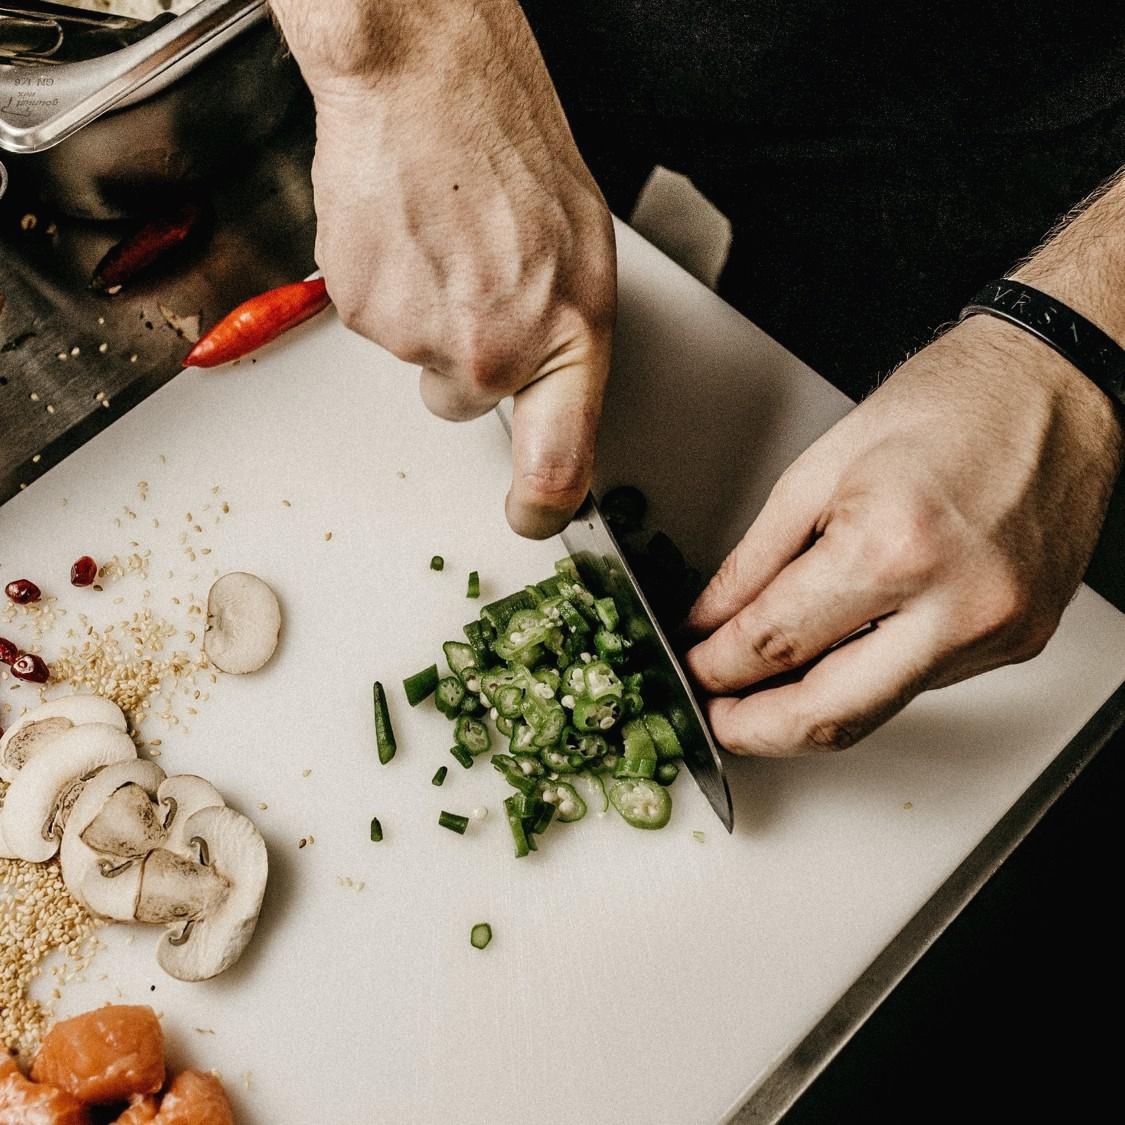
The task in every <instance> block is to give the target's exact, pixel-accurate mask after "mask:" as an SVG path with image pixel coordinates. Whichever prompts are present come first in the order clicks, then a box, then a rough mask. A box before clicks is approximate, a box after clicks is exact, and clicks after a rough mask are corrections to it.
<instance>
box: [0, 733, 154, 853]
mask: <svg viewBox="0 0 1125 1125" xmlns="http://www.w3.org/2000/svg"><path fill="white" fill-rule="evenodd" d="M136 756H137V748H136V747H135V746H134V745H133V740H132V739H131V738H130V737H129V736H128V735H127V734H126V733H125V732H124V731H122V730H119V729H118V728H116V727H113V726H110V725H109V724H108V723H84V724H83V725H82V726H77V727H71V728H70V730H64V731H61V732H60V733H58V734H56V735H54V736H53V737H52V738H51V741H50V742H49V743H48V744H47V745H46V746H44V747H43V748H42V749H41V750H40V751H38V752H37V753H36V754H35V756H34V757H33V758H30V759H29V760H28V761H27V762H26V763H25V765H24V767H23V768H22V769H21V770H20V771H19V773H17V774H16V776H15V777H14V778H13V779H12V782H11V784H10V785H9V786H8V791H7V793H6V794H5V795H4V805H3V807H2V808H0V825H2V829H0V831H2V832H3V837H4V840H5V842H6V844H7V850H8V851H9V852H11V853H12V854H13V855H14V856H16V857H18V858H19V859H25V860H27V861H28V862H30V863H43V862H45V861H46V860H48V859H50V858H51V856H53V855H54V854H55V852H56V851H57V850H58V846H59V838H58V835H51V836H44V835H43V829H44V827H45V826H46V824H47V822H48V820H49V819H50V818H51V817H52V816H53V814H54V812H55V810H56V808H57V807H58V805H59V803H60V801H62V800H63V799H64V798H66V797H68V790H72V789H73V787H74V786H75V783H78V784H81V783H82V779H83V778H87V777H89V776H90V775H91V774H93V773H95V772H96V771H97V770H99V769H101V768H102V766H108V765H110V764H112V763H113V762H122V761H128V760H129V759H132V758H136Z"/></svg>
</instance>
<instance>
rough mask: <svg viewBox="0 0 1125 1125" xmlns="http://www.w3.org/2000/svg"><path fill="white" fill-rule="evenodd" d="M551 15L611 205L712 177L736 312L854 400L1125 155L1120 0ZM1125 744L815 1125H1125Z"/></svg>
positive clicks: (1103, 584)
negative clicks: (1122, 933) (978, 1122)
mask: <svg viewBox="0 0 1125 1125" xmlns="http://www.w3.org/2000/svg"><path fill="white" fill-rule="evenodd" d="M524 7H525V10H526V11H527V13H528V16H529V19H530V20H531V23H532V26H533V28H534V29H535V31H536V33H537V35H538V37H539V40H540V45H541V47H542V49H543V52H544V56H545V58H546V59H547V63H548V67H549V68H550V70H551V72H552V76H553V77H554V79H555V81H556V85H557V87H558V89H559V93H560V97H561V98H562V100H563V104H564V106H565V108H566V109H567V113H568V116H569V118H570V120H571V124H572V127H573V128H574V131H575V135H576V138H577V140H578V142H579V147H580V149H581V150H582V152H583V155H584V156H585V157H586V159H587V162H588V163H589V165H590V167H591V169H592V170H593V172H594V174H595V176H596V177H597V179H598V181H599V183H600V184H601V186H602V190H603V191H604V192H605V194H606V197H607V199H608V201H609V203H610V207H611V209H612V210H613V211H614V212H615V213H617V214H619V215H623V216H628V215H629V213H630V211H631V209H632V204H633V201H634V199H635V198H636V194H637V192H638V190H639V188H640V187H641V185H642V184H643V182H644V180H645V178H646V177H647V175H648V173H649V171H650V169H651V168H652V166H653V164H654V163H661V164H664V165H665V166H666V167H669V168H671V169H673V170H675V171H679V172H683V173H685V174H687V175H689V176H690V177H691V178H692V179H693V181H694V182H695V183H696V185H697V186H698V187H699V188H700V189H701V190H702V191H703V192H704V193H705V194H706V195H707V196H708V197H709V198H710V199H712V200H713V201H714V202H715V203H716V205H718V206H719V208H720V209H721V210H723V211H724V212H725V213H726V214H727V215H728V216H729V217H730V219H731V220H732V223H733V225H734V230H735V240H734V246H733V250H732V254H731V258H730V261H729V263H728V265H727V268H726V270H725V272H724V274H723V277H722V279H721V283H720V292H721V294H722V295H723V296H724V297H725V298H726V299H727V300H729V301H730V302H731V303H732V304H734V305H735V306H737V307H738V308H740V309H741V310H742V311H743V312H744V313H745V314H746V315H747V316H748V317H750V319H751V320H753V321H754V322H755V323H756V324H758V325H759V326H760V327H762V328H763V329H764V330H765V331H767V332H768V333H769V334H770V335H772V336H773V337H774V338H775V339H777V340H778V341H779V342H780V343H782V344H784V345H785V346H786V347H787V348H789V349H790V350H791V351H793V352H795V353H796V354H797V355H798V356H800V357H801V358H802V359H803V360H805V361H806V362H807V363H809V364H810V365H811V366H812V367H813V368H815V369H816V370H817V371H819V372H820V373H821V374H822V375H824V376H825V377H827V378H828V379H830V380H832V381H833V382H834V383H836V385H837V386H839V387H841V389H843V390H845V391H846V392H847V393H848V394H850V395H851V396H852V397H853V398H858V397H862V396H863V395H864V394H866V393H868V392H869V391H870V390H871V389H872V388H873V387H874V386H875V385H876V383H877V381H878V379H879V378H880V377H881V376H883V375H885V374H886V373H888V372H889V371H890V370H892V369H893V368H894V367H895V366H896V365H897V364H898V363H899V362H901V360H902V359H903V358H905V357H906V356H907V355H908V354H910V352H912V351H913V350H915V349H917V348H918V347H921V346H924V344H925V343H926V342H927V341H928V340H929V339H930V338H931V337H932V335H933V333H934V332H935V331H936V330H937V329H938V328H939V326H941V325H942V324H943V323H945V322H948V321H949V320H952V319H954V318H955V317H956V315H957V312H958V310H959V309H960V308H961V306H962V305H963V304H964V303H965V300H966V298H967V297H969V296H970V295H971V294H973V293H974V292H975V291H976V290H977V288H978V287H979V286H980V284H981V283H982V282H984V281H986V280H988V279H990V278H993V277H999V276H1003V274H1004V273H1005V272H1006V271H1007V270H1009V269H1010V268H1011V267H1012V265H1013V264H1014V263H1015V262H1016V261H1017V260H1018V259H1019V258H1020V257H1022V256H1023V255H1025V254H1026V253H1028V252H1030V251H1031V250H1032V249H1034V247H1035V246H1036V245H1037V244H1038V243H1039V242H1040V241H1041V239H1042V238H1043V237H1044V235H1045V234H1046V233H1047V232H1048V231H1049V230H1050V229H1051V228H1052V226H1053V225H1054V224H1055V223H1056V222H1057V221H1058V220H1059V218H1060V217H1061V216H1062V215H1063V214H1065V212H1066V211H1067V210H1068V209H1070V208H1072V207H1073V206H1074V205H1075V204H1077V203H1078V202H1079V201H1081V200H1082V199H1083V198H1084V197H1085V196H1086V195H1087V194H1088V193H1090V192H1091V191H1093V190H1094V189H1095V188H1097V187H1098V186H1099V185H1100V184H1102V183H1103V182H1104V181H1105V180H1106V179H1107V178H1108V177H1110V176H1112V175H1113V174H1114V173H1115V172H1117V171H1118V170H1119V169H1120V168H1121V167H1122V166H1123V165H1125V8H1122V6H1119V5H1105V4H1094V3H1090V2H1088V0H1078V2H1076V3H1070V4H1067V5H1065V6H1059V5H1054V6H1048V5H1047V4H1044V3H1040V2H1039V0H1027V2H1026V3H1024V4H1021V5H1020V6H1019V7H1018V9H1016V8H1012V7H1011V6H1010V5H1003V6H1002V5H988V4H976V5H972V6H971V11H969V9H968V6H963V5H940V6H939V5H927V4H922V3H915V2H914V0H902V2H900V3H896V4H894V5H886V4H876V3H871V2H867V0H860V2H858V3H851V4H846V5H845V4H842V3H834V2H831V0H806V2H798V0H791V2H788V3H785V2H781V0H759V2H756V3H740V4H736V3H722V2H719V3H705V2H699V0H647V2H644V3H640V2H637V3H634V2H630V0H616V2H611V0H598V2H594V0H576V2H575V3H572V4H569V5H565V6H558V5H555V4H552V3H547V2H546V0H525V3H524ZM560 8H564V9H565V18H564V16H562V15H560V14H559V13H560ZM934 9H940V10H934ZM962 11H964V12H965V13H966V14H965V15H963V16H960V15H958V13H960V12H962ZM1013 409H1018V404H1016V403H1013ZM1123 527H1125V489H1123V488H1122V487H1121V486H1120V485H1119V487H1118V490H1117V495H1116V496H1115V498H1114V504H1113V510H1112V512H1111V517H1110V521H1109V524H1108V526H1107V533H1106V534H1105V536H1104V537H1103V543H1102V544H1101V547H1100V549H1099V553H1098V555H1097V556H1096V557H1095V561H1094V563H1093V564H1092V566H1091V571H1090V574H1089V575H1088V580H1089V581H1090V582H1091V584H1092V585H1094V587H1095V588H1096V589H1098V590H1100V591H1101V592H1102V593H1103V594H1105V595H1106V596H1108V597H1110V599H1111V600H1112V601H1114V602H1115V604H1116V605H1117V606H1118V607H1119V608H1123V609H1125V566H1123V565H1122V559H1123V557H1125V533H1123V531H1122V528H1123ZM1122 672H1123V677H1125V654H1122ZM1123 752H1125V735H1121V734H1119V735H1118V736H1117V738H1116V739H1115V740H1114V741H1113V742H1111V744H1110V745H1108V746H1107V747H1105V748H1104V749H1103V750H1102V752H1101V753H1100V754H1099V755H1098V757H1097V758H1096V759H1095V761H1094V762H1093V764H1092V765H1091V766H1089V767H1088V768H1087V769H1086V770H1085V771H1084V772H1083V774H1082V775H1081V776H1080V777H1079V778H1078V780H1077V781H1076V782H1075V783H1074V785H1073V786H1072V787H1071V789H1070V790H1069V791H1068V792H1067V793H1066V794H1065V795H1064V796H1063V797H1062V798H1061V799H1060V800H1059V801H1058V802H1057V803H1056V805H1055V806H1054V807H1053V808H1052V809H1051V810H1050V811H1049V812H1048V814H1047V815H1046V817H1045V818H1044V820H1043V821H1042V822H1041V823H1040V825H1039V826H1038V827H1037V828H1036V829H1035V830H1034V831H1033V832H1032V833H1031V835H1030V836H1029V838H1028V839H1027V840H1026V841H1025V842H1024V843H1023V844H1022V845H1021V846H1020V847H1019V849H1018V850H1017V852H1016V854H1015V855H1014V857H1013V858H1011V859H1010V860H1009V861H1008V862H1007V863H1006V864H1005V865H1004V866H1003V867H1002V868H1001V870H1000V871H999V873H998V874H997V875H996V876H995V877H994V878H993V879H992V880H991V881H990V883H989V884H988V885H987V886H986V887H985V889H984V890H983V891H982V892H981V893H980V894H979V895H978V896H977V897H976V898H975V899H974V901H973V902H972V903H971V904H970V905H969V907H968V908H967V909H966V910H965V911H964V912H963V913H962V915H961V916H960V917H959V918H958V919H957V920H956V922H954V924H953V925H952V926H951V927H950V928H949V930H948V931H947V932H946V933H945V934H944V935H943V936H942V937H941V938H940V939H939V940H938V942H937V943H936V945H935V946H934V947H933V948H932V949H931V950H930V951H929V952H928V953H927V954H926V955H925V957H924V958H923V960H922V961H921V962H920V964H919V965H918V966H917V967H916V968H915V969H914V970H913V971H912V972H911V973H910V974H909V976H908V977H907V978H906V980H905V981H904V982H903V983H902V985H900V986H899V987H898V988H896V989H895V991H894V993H893V994H892V995H891V997H890V998H889V999H888V1000H886V1001H885V1002H884V1003H883V1005H882V1006H881V1007H880V1008H879V1010H878V1011H877V1012H876V1013H875V1015H874V1016H873V1017H872V1018H871V1019H870V1020H869V1022H868V1023H867V1024H866V1025H865V1027H864V1028H863V1029H862V1030H861V1031H860V1032H859V1033H858V1034H857V1035H856V1036H855V1037H854V1039H853V1040H852V1041H851V1042H850V1043H849V1044H848V1046H847V1047H845V1049H844V1050H843V1052H842V1053H841V1054H840V1055H839V1056H838V1058H837V1059H836V1060H835V1061H834V1062H833V1063H832V1064H831V1065H830V1067H829V1068H828V1070H827V1071H826V1072H825V1073H824V1074H823V1075H822V1076H821V1077H820V1079H819V1080H818V1081H817V1082H816V1083H815V1084H814V1086H813V1087H812V1088H811V1089H810V1090H809V1091H808V1092H807V1093H806V1094H805V1095H804V1096H803V1097H802V1098H801V1099H800V1101H799V1102H798V1103H797V1105H796V1106H795V1107H794V1108H793V1109H792V1110H791V1112H790V1113H789V1114H788V1115H787V1117H786V1122H787V1125H814V1123H821V1122H850V1121H863V1122H866V1123H878V1122H884V1121H886V1122H891V1121H894V1122H901V1121H910V1122H923V1121H951V1120H964V1119H981V1118H983V1117H992V1116H995V1117H997V1118H1001V1117H1002V1118H1003V1119H1005V1120H1016V1119H1028V1120H1040V1121H1042V1120H1048V1121H1049V1120H1069V1121H1086V1120H1094V1119H1099V1118H1101V1117H1102V1116H1103V1114H1104V1111H1103V1110H1102V1109H1101V1106H1103V1105H1105V1104H1106V1103H1107V1102H1108V1104H1113V1096H1114V1094H1115V1093H1116V1090H1115V1085H1116V1083H1115V1081H1114V1078H1115V1070H1116V1065H1115V1064H1116V1063H1117V1046H1118V1040H1119V1039H1120V1036H1119V1034H1118V1033H1117V1032H1116V1031H1114V1030H1110V1031H1109V1032H1106V1031H1103V1030H1102V1028H1103V1027H1104V1026H1107V1024H1106V1022H1105V1021H1107V1020H1108V1021H1109V1022H1108V1026H1109V1027H1110V1028H1111V1029H1112V1028H1113V1027H1114V1017H1115V1016H1116V1014H1117V1012H1118V1011H1119V1009H1120V1006H1121V1001H1122V971H1121V964H1120V957H1119V956H1118V950H1119V948H1120V939H1119V936H1118V934H1117V932H1116V928H1115V918H1116V914H1117V909H1116V905H1117V903H1116V899H1117V894H1118V888H1119V887H1120V878H1119V875H1118V870H1117V867H1118V860H1119V857H1120V854H1121V848H1120V843H1119V840H1118V831H1117V826H1118V823H1119V820H1120V817H1119V814H1118V811H1117V802H1118V801H1119V800H1120V799H1121V795H1122V793H1123V788H1122V772H1123V767H1122V753H1123Z"/></svg>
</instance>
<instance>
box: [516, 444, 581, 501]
mask: <svg viewBox="0 0 1125 1125" xmlns="http://www.w3.org/2000/svg"><path fill="white" fill-rule="evenodd" d="M520 479H521V481H522V482H523V484H524V487H525V488H526V489H527V491H528V493H529V494H530V498H531V499H532V501H533V502H539V503H542V504H544V506H546V507H552V508H555V507H559V508H561V507H566V506H569V505H570V504H571V503H573V504H575V505H577V504H578V503H580V502H581V500H582V499H583V497H585V495H586V489H587V486H588V483H589V462H588V461H587V460H586V459H585V458H583V457H580V456H576V455H573V454H570V453H562V452H558V453H544V454H541V455H540V456H539V457H538V458H537V459H536V460H535V462H534V464H532V465H530V466H529V467H528V468H526V469H524V470H523V471H522V472H521V473H520Z"/></svg>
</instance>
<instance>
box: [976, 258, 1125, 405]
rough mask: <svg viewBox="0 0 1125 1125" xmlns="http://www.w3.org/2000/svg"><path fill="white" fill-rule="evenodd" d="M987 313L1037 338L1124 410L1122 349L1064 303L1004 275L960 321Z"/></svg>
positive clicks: (1124, 355) (1124, 353)
mask: <svg viewBox="0 0 1125 1125" xmlns="http://www.w3.org/2000/svg"><path fill="white" fill-rule="evenodd" d="M973 313H988V314H989V315H991V316H997V317H1000V318H1001V320H1006V321H1008V322H1009V323H1010V324H1015V325H1017V326H1018V327H1020V328H1022V329H1024V330H1025V331H1027V332H1030V333H1031V334H1032V335H1033V336H1038V337H1039V339H1040V340H1042V341H1043V342H1044V343H1045V344H1049V345H1050V346H1051V347H1052V348H1054V349H1055V351H1057V352H1058V353H1059V355H1061V356H1062V357H1063V358H1064V359H1067V360H1069V361H1070V362H1071V363H1072V364H1073V365H1074V366H1075V367H1077V368H1078V370H1079V371H1081V372H1082V374H1083V375H1085V376H1086V378H1087V379H1089V380H1090V381H1091V382H1092V383H1095V384H1096V385H1097V386H1099V387H1101V389H1102V390H1103V391H1105V393H1106V394H1107V395H1109V397H1110V398H1112V399H1113V400H1114V402H1116V403H1118V404H1120V405H1121V406H1125V348H1122V347H1121V346H1120V345H1119V344H1117V343H1116V341H1114V340H1113V339H1112V338H1111V337H1109V336H1107V335H1106V334H1105V333H1104V332H1103V331H1102V330H1101V329H1100V328H1099V327H1098V326H1097V325H1096V324H1092V323H1091V322H1090V321H1088V320H1087V319H1086V318H1085V317H1084V316H1079V314H1078V313H1076V312H1075V311H1074V310H1073V309H1071V308H1068V307H1067V306H1066V305H1064V304H1063V303H1062V301H1059V300H1056V299H1055V298H1054V297H1049V296H1048V295H1047V294H1046V293H1041V292H1040V291H1039V290H1038V289H1033V288H1032V287H1031V286H1030V285H1025V284H1024V283H1023V282H1022V281H1012V280H1011V279H1010V278H1006V277H1002V278H1000V279H999V280H998V281H990V282H988V284H987V285H985V286H984V288H983V289H981V291H980V292H979V293H978V294H977V295H976V296H975V297H974V298H973V299H972V300H971V301H970V302H969V303H968V304H967V305H966V306H965V307H964V308H963V309H962V310H961V315H960V317H959V319H960V320H964V319H965V317H967V316H972V314H973Z"/></svg>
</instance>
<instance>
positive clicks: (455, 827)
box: [437, 809, 469, 836]
mask: <svg viewBox="0 0 1125 1125" xmlns="http://www.w3.org/2000/svg"><path fill="white" fill-rule="evenodd" d="M437 822H438V824H440V825H441V826H442V828H448V829H449V830H450V832H456V833H457V834H458V835H459V836H464V835H465V829H466V828H468V827H469V818H468V817H467V816H461V815H460V814H458V813H452V812H446V811H445V810H444V809H443V810H442V811H441V814H440V815H439V816H438V818H437Z"/></svg>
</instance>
